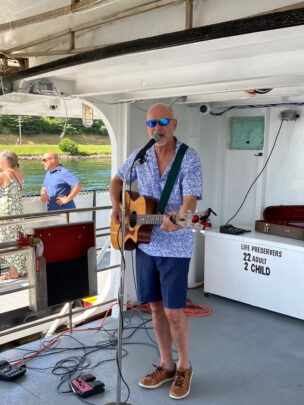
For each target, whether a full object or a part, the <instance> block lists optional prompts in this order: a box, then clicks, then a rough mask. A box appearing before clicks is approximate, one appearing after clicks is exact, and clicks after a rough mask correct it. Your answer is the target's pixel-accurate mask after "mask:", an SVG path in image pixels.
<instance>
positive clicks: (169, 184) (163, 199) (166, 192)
mask: <svg viewBox="0 0 304 405" xmlns="http://www.w3.org/2000/svg"><path fill="white" fill-rule="evenodd" d="M187 149H188V145H186V144H185V143H182V144H181V146H180V147H179V149H178V151H177V154H176V156H175V159H174V162H173V164H172V166H171V169H170V172H169V174H168V178H167V181H166V184H165V187H164V189H163V192H162V194H161V196H160V200H159V202H158V205H157V208H156V212H159V213H161V214H162V213H163V212H164V211H165V208H166V205H167V202H168V200H169V197H170V194H171V191H172V188H173V186H174V183H175V180H176V177H177V175H178V172H179V169H180V166H181V164H182V161H183V157H184V154H185V152H186V150H187Z"/></svg>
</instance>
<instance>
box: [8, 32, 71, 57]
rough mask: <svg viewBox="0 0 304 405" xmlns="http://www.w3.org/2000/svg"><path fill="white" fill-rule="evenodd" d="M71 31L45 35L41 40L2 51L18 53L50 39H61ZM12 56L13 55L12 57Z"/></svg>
mask: <svg viewBox="0 0 304 405" xmlns="http://www.w3.org/2000/svg"><path fill="white" fill-rule="evenodd" d="M70 32H71V30H70V29H69V28H67V29H66V30H63V31H60V32H56V33H55V34H51V35H47V36H45V37H43V38H39V39H36V40H35V41H30V42H27V43H25V44H22V45H18V46H14V47H13V48H9V49H7V50H6V51H4V52H5V53H6V54H11V53H12V52H16V51H20V50H21V49H24V48H30V47H31V46H35V45H40V44H42V43H44V42H48V41H51V40H52V39H56V38H60V37H63V36H64V35H68V34H70ZM12 56H13V55H12Z"/></svg>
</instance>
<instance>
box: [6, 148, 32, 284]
mask: <svg viewBox="0 0 304 405" xmlns="http://www.w3.org/2000/svg"><path fill="white" fill-rule="evenodd" d="M0 169H1V170H2V171H3V172H2V173H0V216H6V215H20V214H22V213H23V204H22V191H23V174H22V172H21V170H20V169H19V163H18V156H17V155H16V153H15V152H12V151H10V150H3V151H2V152H1V153H0ZM1 222H2V221H1ZM5 222H7V221H5ZM19 232H23V233H24V227H23V226H21V225H9V226H0V242H8V241H15V240H17V239H18V238H19V234H18V233H19ZM2 257H3V258H4V260H5V261H6V262H7V263H8V264H9V266H10V271H9V273H7V274H4V275H2V276H0V280H10V279H14V278H18V277H24V276H25V275H26V273H27V258H26V254H25V253H16V252H15V253H12V254H10V255H8V256H2Z"/></svg>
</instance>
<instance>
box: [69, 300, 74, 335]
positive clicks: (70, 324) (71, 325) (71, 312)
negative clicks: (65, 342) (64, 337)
mask: <svg viewBox="0 0 304 405" xmlns="http://www.w3.org/2000/svg"><path fill="white" fill-rule="evenodd" d="M72 314H73V309H72V301H69V330H72V329H73V319H72Z"/></svg>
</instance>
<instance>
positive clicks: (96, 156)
mask: <svg viewBox="0 0 304 405" xmlns="http://www.w3.org/2000/svg"><path fill="white" fill-rule="evenodd" d="M57 156H58V158H59V160H61V159H62V160H77V159H111V158H112V155H111V154H108V153H94V154H91V155H65V154H58V155H57ZM42 158H43V155H18V159H19V160H42Z"/></svg>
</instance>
